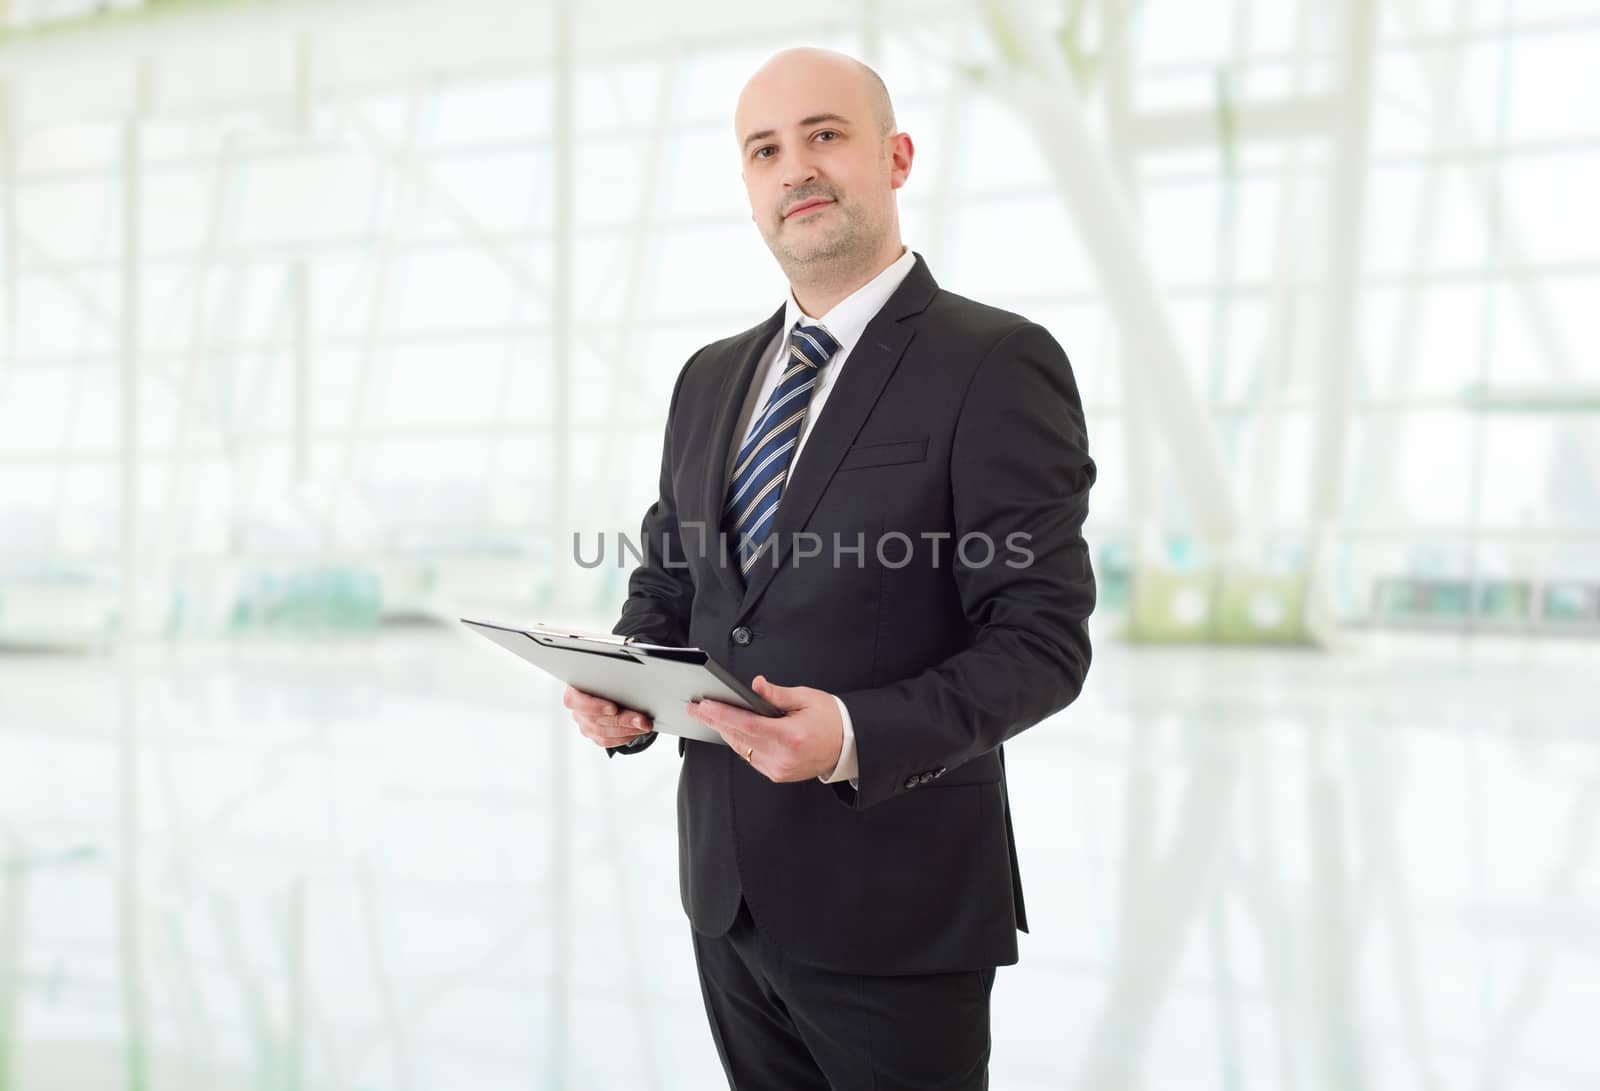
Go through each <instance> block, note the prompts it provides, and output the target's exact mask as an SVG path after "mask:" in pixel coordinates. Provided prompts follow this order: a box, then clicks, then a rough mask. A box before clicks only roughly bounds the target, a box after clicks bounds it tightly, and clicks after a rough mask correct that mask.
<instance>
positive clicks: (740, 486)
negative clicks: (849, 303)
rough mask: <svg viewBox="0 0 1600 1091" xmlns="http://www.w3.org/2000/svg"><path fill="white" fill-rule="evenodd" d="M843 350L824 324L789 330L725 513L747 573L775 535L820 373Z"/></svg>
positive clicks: (797, 325)
mask: <svg viewBox="0 0 1600 1091" xmlns="http://www.w3.org/2000/svg"><path fill="white" fill-rule="evenodd" d="M838 351H839V342H837V341H835V340H834V339H833V335H832V334H830V333H829V332H828V331H827V330H825V329H823V328H822V327H821V326H803V325H801V324H800V323H799V322H796V323H795V324H794V328H793V329H792V330H790V331H789V355H788V356H787V357H786V358H785V364H786V366H785V368H784V371H783V376H782V378H780V379H779V380H778V385H777V387H775V388H774V389H773V391H772V396H771V397H770V398H768V399H767V404H766V408H764V409H762V411H761V415H760V416H758V417H757V418H756V420H755V423H754V424H753V425H752V426H751V428H750V432H749V434H748V435H747V436H746V438H745V441H744V445H743V446H742V447H740V448H739V459H738V461H737V462H735V463H734V464H733V475H732V477H731V478H730V480H729V482H728V499H727V503H726V504H725V505H724V506H723V511H722V516H723V526H724V528H726V529H727V531H728V532H729V533H730V534H732V535H734V537H735V540H736V541H737V542H738V543H739V571H740V572H741V573H748V572H749V571H750V567H751V566H752V565H754V564H755V563H756V557H757V556H758V555H759V554H760V553H761V547H762V546H763V545H765V544H766V541H767V536H768V535H769V534H771V533H772V519H773V514H774V513H775V512H776V511H777V510H778V500H779V499H780V498H781V497H782V496H783V483H784V481H785V480H786V479H787V478H788V476H789V463H790V461H791V460H792V459H793V457H794V449H795V447H796V446H798V445H799V443H800V432H801V430H802V429H803V428H804V427H805V423H806V408H807V407H808V406H809V405H810V404H811V394H812V391H813V390H815V389H816V385H817V379H818V374H817V373H818V371H819V370H820V369H821V368H822V367H823V365H825V364H826V363H827V362H828V361H829V360H830V359H831V358H832V357H833V354H834V353H836V352H838Z"/></svg>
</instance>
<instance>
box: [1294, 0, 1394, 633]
mask: <svg viewBox="0 0 1600 1091" xmlns="http://www.w3.org/2000/svg"><path fill="white" fill-rule="evenodd" d="M1377 33H1378V31H1377V15H1376V13H1375V12H1374V10H1373V3H1372V0H1349V2H1348V3H1347V5H1346V7H1345V24H1344V46H1345V59H1344V71H1343V76H1344V79H1343V89H1342V93H1341V98H1342V100H1343V101H1342V108H1341V110H1340V113H1339V127H1338V130H1337V132H1336V134H1335V137H1334V148H1333V160H1332V177H1331V178H1330V182H1331V191H1332V197H1333V205H1332V208H1331V209H1330V214H1329V216H1328V242H1327V245H1328V272H1327V276H1328V286H1327V293H1326V294H1327V300H1328V302H1327V307H1326V309H1325V310H1324V315H1323V328H1322V337H1321V338H1320V343H1321V345H1322V352H1321V358H1320V360H1319V361H1318V365H1319V366H1318V371H1317V374H1316V388H1317V409H1316V414H1315V416H1314V417H1313V418H1312V449H1311V481H1310V485H1311V497H1310V511H1309V515H1310V526H1309V528H1308V530H1309V541H1308V552H1307V563H1306V577H1307V578H1306V599H1305V603H1304V612H1305V617H1306V619H1307V627H1308V628H1309V629H1310V630H1311V632H1312V633H1314V634H1317V635H1320V636H1326V635H1328V630H1329V629H1331V627H1332V613H1331V609H1330V604H1331V602H1332V589H1331V576H1330V571H1329V570H1330V566H1331V563H1332V561H1331V550H1332V530H1333V526H1334V524H1335V522H1336V521H1337V520H1338V517H1339V512H1340V507H1341V504H1342V502H1343V499H1344V481H1345V473H1344V460H1345V446H1346V441H1347V439H1348V434H1349V428H1350V402H1351V391H1352V390H1353V381H1352V380H1353V377H1354V375H1355V368H1356V363H1357V359H1356V346H1357V332H1358V331H1359V329H1360V323H1361V282H1360V281H1361V261H1362V247H1361V235H1362V222H1363V216H1364V213H1365V206H1366V197H1367V170H1368V152H1369V150H1370V145H1371V129H1372V87H1373V54H1374V51H1375V49H1376V42H1377Z"/></svg>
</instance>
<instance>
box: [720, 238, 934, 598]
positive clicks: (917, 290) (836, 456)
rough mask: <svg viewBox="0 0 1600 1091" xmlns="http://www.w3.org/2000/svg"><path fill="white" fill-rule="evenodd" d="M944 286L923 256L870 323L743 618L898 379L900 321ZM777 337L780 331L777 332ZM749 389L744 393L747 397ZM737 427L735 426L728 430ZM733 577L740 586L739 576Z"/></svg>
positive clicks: (799, 474) (804, 461)
mask: <svg viewBox="0 0 1600 1091" xmlns="http://www.w3.org/2000/svg"><path fill="white" fill-rule="evenodd" d="M938 288H939V286H938V285H937V284H936V283H934V279H933V274H932V273H931V272H929V271H928V266H927V263H926V262H924V261H923V260H922V255H921V254H918V255H917V260H916V264H915V265H914V266H913V267H912V269H911V272H909V273H908V274H906V278H905V280H903V281H902V282H901V283H900V287H898V288H896V289H895V292H894V294H893V295H892V296H890V297H889V300H888V302H887V303H885V304H884V305H883V308H882V309H881V310H880V311H879V312H878V313H877V315H876V316H874V317H873V319H872V321H870V322H868V323H867V327H866V329H865V330H863V331H862V333H861V340H860V341H859V342H857V344H856V345H855V347H854V348H852V349H851V350H850V356H849V358H848V359H847V360H846V361H845V364H844V370H843V372H842V373H841V374H840V376H839V378H838V381H837V382H836V383H835V385H834V387H833V390H832V391H830V392H829V394H828V400H827V402H826V403H824V405H823V407H822V415H821V416H820V417H818V418H817V421H816V423H815V424H814V425H812V428H811V434H810V435H808V436H807V437H806V442H805V446H804V447H803V448H802V449H801V451H800V456H799V458H798V459H797V460H796V461H795V463H794V464H793V465H791V466H790V468H789V477H788V480H787V481H785V482H784V487H783V498H782V499H781V500H780V501H779V502H778V511H777V514H775V515H774V516H773V518H772V534H771V541H772V545H771V547H770V549H769V552H767V553H763V554H762V555H761V558H760V559H759V560H758V561H756V563H755V567H753V568H751V569H750V572H749V574H748V577H747V579H746V584H745V587H744V595H743V598H742V599H741V600H740V603H739V614H740V616H744V615H745V614H747V613H748V612H749V611H750V609H751V608H752V607H753V606H754V605H755V603H756V601H757V600H758V599H759V598H760V597H761V595H762V593H763V592H764V591H766V589H767V585H768V584H770V583H771V582H772V579H773V577H774V576H775V575H776V574H777V572H778V570H779V569H780V568H782V567H783V566H784V565H785V564H786V563H788V556H789V553H790V552H791V549H792V547H793V545H794V541H793V539H794V536H795V534H796V533H798V532H799V531H801V530H803V529H805V525H806V521H807V520H808V519H810V518H811V512H812V510H813V509H814V508H815V507H816V506H817V501H818V500H820V499H821V498H822V493H823V491H824V490H825V489H826V488H827V486H828V482H829V481H831V480H832V479H833V474H834V471H835V470H837V469H838V468H839V462H840V460H842V459H843V458H844V453H845V451H846V450H848V449H849V447H850V444H852V443H853V442H855V438H856V433H858V432H859V431H861V426H862V425H863V424H865V423H866V420H867V415H868V414H869V413H871V412H872V407H873V406H874V405H876V404H877V401H878V396H879V395H880V394H882V393H883V388H884V386H885V385H887V384H888V382H889V376H891V375H893V374H894V369H895V367H896V366H897V365H898V364H899V363H900V358H901V356H903V355H904V354H905V351H906V346H907V345H909V344H910V343H911V338H912V336H913V334H914V332H915V331H914V330H913V329H912V328H911V326H909V325H907V324H905V323H903V322H902V321H901V319H903V318H908V317H910V316H911V315H914V314H917V313H919V312H921V311H922V310H924V309H925V308H926V307H927V306H928V304H929V303H930V302H931V301H932V299H933V296H934V293H935V292H937V291H938ZM780 321H781V319H780ZM776 332H777V331H776V330H775V329H774V330H773V333H774V334H775V333H776ZM746 386H748V383H746ZM743 389H744V388H743V387H741V388H740V390H741V392H742V391H743ZM731 427H732V424H731V423H729V424H728V425H727V428H724V429H723V430H724V431H727V429H728V428H731ZM726 444H727V441H726V440H724V441H723V456H724V458H725V457H726V455H727V445H726ZM717 465H719V466H720V465H721V463H720V462H719V463H718V464H717ZM719 510H720V509H719ZM772 550H775V552H772ZM732 574H733V579H734V581H735V582H737V580H738V574H737V571H736V570H735V571H734V572H733V573H732Z"/></svg>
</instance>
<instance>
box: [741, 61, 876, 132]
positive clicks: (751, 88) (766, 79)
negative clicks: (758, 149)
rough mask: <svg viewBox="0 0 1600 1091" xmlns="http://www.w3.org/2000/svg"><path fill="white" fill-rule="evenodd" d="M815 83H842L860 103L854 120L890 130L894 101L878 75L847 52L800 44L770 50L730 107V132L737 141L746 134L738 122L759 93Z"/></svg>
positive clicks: (759, 96)
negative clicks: (783, 48)
mask: <svg viewBox="0 0 1600 1091" xmlns="http://www.w3.org/2000/svg"><path fill="white" fill-rule="evenodd" d="M818 84H829V85H832V86H834V87H839V86H840V84H844V85H845V87H847V88H848V89H849V90H850V91H853V92H855V97H857V98H858V99H859V102H860V104H861V106H862V112H863V113H864V115H865V116H864V117H862V118H860V119H858V120H860V121H862V122H864V123H865V124H867V125H869V126H871V127H872V128H873V129H874V130H876V132H877V134H878V135H879V136H881V137H887V136H890V135H892V134H893V133H894V129H895V123H894V104H893V103H891V102H890V101H889V88H888V87H887V86H886V85H885V84H884V82H883V77H882V76H880V75H878V73H877V72H875V71H873V69H872V68H871V67H869V66H868V65H865V64H863V63H861V62H860V61H858V60H856V59H855V58H854V57H852V56H850V55H848V54H845V53H838V52H835V51H834V50H831V49H815V48H812V47H810V46H801V47H798V48H795V49H785V50H782V51H781V52H778V53H774V54H773V55H772V56H771V57H769V58H767V61H766V63H765V64H763V65H762V66H761V67H760V68H758V69H756V72H755V75H753V76H751V77H750V80H749V82H748V83H746V84H745V85H744V90H743V91H741V92H740V93H739V104H738V106H736V107H735V108H734V135H735V136H736V137H738V138H739V140H740V141H741V142H742V141H744V139H745V138H746V137H747V136H748V135H749V133H750V130H749V128H748V127H747V126H745V125H743V124H741V122H742V121H744V120H745V119H744V115H745V114H746V113H747V112H748V110H747V107H748V106H749V105H750V104H751V102H752V100H753V99H755V98H765V95H764V94H763V92H770V91H773V90H776V89H780V88H793V87H795V86H797V85H799V86H812V85H818Z"/></svg>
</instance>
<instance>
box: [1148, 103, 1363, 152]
mask: <svg viewBox="0 0 1600 1091" xmlns="http://www.w3.org/2000/svg"><path fill="white" fill-rule="evenodd" d="M1343 109H1344V103H1342V102H1341V101H1340V99H1339V96H1337V95H1307V94H1300V95H1294V96H1292V97H1290V98H1285V99H1278V100H1276V101H1272V102H1248V103H1237V104H1235V105H1234V107H1233V109H1232V111H1231V112H1230V113H1229V114H1228V123H1227V124H1228V127H1227V129H1226V130H1224V129H1223V122H1222V118H1221V116H1220V115H1219V114H1218V112H1217V111H1216V110H1215V109H1212V108H1210V107H1204V108H1200V109H1194V110H1165V111H1160V112H1154V113H1144V114H1135V115H1134V116H1133V117H1132V118H1131V120H1130V124H1129V131H1128V137H1129V139H1130V140H1131V141H1132V143H1133V144H1134V145H1135V147H1136V148H1137V150H1138V151H1140V152H1151V151H1172V150H1174V149H1182V148H1214V147H1216V146H1217V145H1218V144H1220V143H1222V142H1223V141H1224V140H1229V141H1232V142H1234V143H1244V142H1255V141H1265V142H1271V143H1277V142H1280V141H1284V140H1293V139H1296V138H1297V137H1305V136H1322V135H1324V134H1326V133H1327V132H1329V131H1330V130H1332V129H1333V128H1334V126H1335V124H1336V123H1337V122H1338V120H1339V118H1340V117H1341V116H1342V112H1343Z"/></svg>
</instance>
